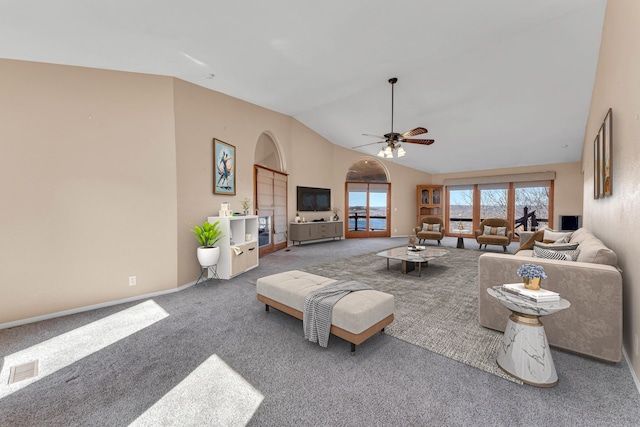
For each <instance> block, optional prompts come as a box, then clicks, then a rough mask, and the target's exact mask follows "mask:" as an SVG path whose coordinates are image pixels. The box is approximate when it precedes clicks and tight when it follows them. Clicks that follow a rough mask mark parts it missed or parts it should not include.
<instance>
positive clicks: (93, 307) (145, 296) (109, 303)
mask: <svg viewBox="0 0 640 427" xmlns="http://www.w3.org/2000/svg"><path fill="white" fill-rule="evenodd" d="M195 284H196V280H194V281H193V282H189V283H187V284H186V285H182V286H179V287H177V288H173V289H167V290H165V291H158V292H152V293H150V294H143V295H137V296H135V297H129V298H123V299H119V300H115V301H107V302H101V303H99V304H93V305H87V306H84V307H78V308H72V309H70V310H63V311H57V312H55V313H49V314H43V315H42V316H35V317H29V318H27V319H20V320H15V321H13V322H7V323H0V329H9V328H15V327H16V326H22V325H27V324H29V323H35V322H40V321H42V320H49V319H55V318H56V317H62V316H68V315H70V314H77V313H82V312H84V311H90V310H96V309H98V308H104V307H110V306H112V305H118V304H123V303H126V302H132V301H138V300H141V299H148V298H154V297H158V296H161V295H167V294H172V293H175V292H180V291H182V290H185V289H187V288H189V287H191V286H193V285H195Z"/></svg>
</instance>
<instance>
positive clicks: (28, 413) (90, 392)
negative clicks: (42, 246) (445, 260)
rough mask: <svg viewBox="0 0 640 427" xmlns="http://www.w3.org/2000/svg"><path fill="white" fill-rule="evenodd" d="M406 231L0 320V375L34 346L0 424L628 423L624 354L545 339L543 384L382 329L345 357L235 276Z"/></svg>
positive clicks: (287, 266) (352, 251)
mask: <svg viewBox="0 0 640 427" xmlns="http://www.w3.org/2000/svg"><path fill="white" fill-rule="evenodd" d="M405 242H406V238H391V239H388V238H387V239H385V238H379V239H378V238H375V239H348V240H343V241H332V242H326V243H320V242H319V243H314V244H308V245H303V246H302V247H298V246H296V247H289V248H287V249H285V250H281V251H278V252H276V253H273V254H270V255H267V256H265V257H261V258H260V266H259V267H258V268H256V269H254V270H251V271H248V272H246V273H244V274H242V275H240V276H238V277H236V278H233V279H231V280H222V281H219V282H218V281H215V280H214V281H209V282H208V283H207V284H206V285H205V284H199V285H197V286H192V287H189V288H187V289H184V290H182V291H180V292H175V293H171V294H166V295H161V296H155V297H153V298H148V299H144V300H139V301H133V302H128V303H123V304H118V305H113V306H110V307H105V308H101V309H96V310H90V311H86V312H81V313H77V314H73V315H68V316H63V317H58V318H55V319H50V320H45V321H40V322H35V323H31V324H27V325H23V326H19V327H13V328H10V329H3V330H0V371H1V372H0V377H2V378H4V377H3V375H4V371H5V370H8V369H9V368H10V367H12V366H14V364H16V363H18V361H28V360H34V359H37V360H39V361H40V365H39V368H40V370H41V373H40V374H39V375H38V377H37V378H35V379H34V380H33V381H31V380H25V381H21V382H19V383H17V384H15V385H13V386H8V385H7V383H6V382H4V383H0V395H1V397H0V426H2V427H4V426H8V427H32V426H38V427H48V426H54V427H58V426H65V427H66V426H81V427H87V426H96V427H98V426H99V427H102V426H118V427H120V426H130V425H134V426H153V427H155V426H198V427H200V426H245V425H248V426H318V425H322V426H364V425H366V426H487V425H491V426H509V427H512V426H530V425H553V426H554V427H555V426H575V425H579V426H581V427H582V426H585V427H590V426H637V425H638V420H640V394H639V393H638V389H637V388H636V385H635V383H634V379H633V376H632V375H631V373H630V370H629V366H628V364H627V362H626V360H622V361H621V362H620V363H617V364H607V363H601V362H597V361H594V360H590V359H587V358H584V357H580V356H577V355H573V354H569V353H566V352H561V351H556V350H554V349H552V354H553V359H554V362H555V365H556V368H557V370H558V376H559V378H560V382H559V384H558V386H557V387H554V388H551V389H548V388H537V387H531V386H528V385H519V384H515V383H513V382H511V381H505V380H504V379H502V378H499V377H497V376H496V375H492V374H489V373H487V372H484V371H482V370H480V369H476V368H473V367H471V366H468V365H466V364H464V363H460V362H457V361H455V360H453V359H451V358H449V357H444V356H441V355H439V354H437V353H435V352H433V351H429V350H427V349H425V348H423V347H420V346H418V345H413V344H410V343H409V342H407V341H404V340H402V339H397V338H395V337H393V336H390V335H387V334H385V335H381V334H376V335H375V336H373V337H371V338H370V339H369V340H367V341H365V342H364V343H362V344H361V345H360V346H358V351H357V354H356V356H354V357H351V356H349V349H350V346H349V343H347V342H346V341H344V340H341V339H339V338H336V337H331V338H330V340H329V347H328V348H321V347H319V346H318V345H317V344H313V343H310V342H309V341H308V340H305V339H304V334H303V331H302V322H301V321H300V320H298V319H296V318H293V317H292V316H289V315H287V314H284V313H282V312H279V311H277V310H271V312H270V313H269V314H267V313H265V310H264V305H263V304H261V303H260V302H259V301H258V300H257V299H256V289H255V286H253V285H250V284H249V283H248V281H250V280H256V279H257V278H260V277H264V276H267V275H269V274H274V273H278V272H281V271H285V270H293V269H296V270H301V269H305V268H309V267H312V266H316V265H320V264H327V263H331V262H334V261H338V260H340V259H342V258H351V257H354V256H358V255H366V254H371V253H375V252H377V251H381V250H383V249H386V248H390V247H394V246H401V245H402V244H404V243H405ZM455 243H456V241H455V239H452V240H451V241H445V242H443V244H445V245H447V246H449V247H455ZM468 243H469V246H470V247H472V244H473V243H474V242H473V241H471V242H468ZM475 247H477V246H475ZM501 249H502V248H497V249H496V252H497V251H500V252H501ZM491 250H492V249H491V248H490V249H489V251H491ZM469 251H471V252H476V253H477V252H478V251H477V250H475V249H469ZM452 255H453V254H452ZM194 256H195V255H194ZM437 264H438V263H437V262H433V263H432V265H430V266H429V272H425V273H424V274H425V276H424V277H423V279H424V278H427V279H428V275H429V274H432V275H433V274H435V273H434V272H435V271H436V269H435V268H434V270H433V271H432V270H431V269H432V267H435V266H436V265H437ZM385 265H386V264H385ZM386 274H387V273H385V275H386ZM389 274H390V275H391V277H401V276H396V275H392V273H389ZM197 277H198V271H197V269H194V271H193V280H194V281H195V280H196V279H197ZM43 280H46V279H43ZM410 280H411V279H410ZM114 286H115V285H114Z"/></svg>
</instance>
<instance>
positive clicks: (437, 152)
mask: <svg viewBox="0 0 640 427" xmlns="http://www.w3.org/2000/svg"><path fill="white" fill-rule="evenodd" d="M605 5H606V0H536V1H531V0H482V1H478V0H448V1H443V0H413V1H408V0H395V1H390V0H387V1H384V0H348V1H346V0H325V1H315V2H312V1H307V0H270V1H264V0H244V1H221V0H186V1H180V2H177V1H171V0H135V1H123V0H118V1H107V2H105V1H96V0H59V1H55V2H44V1H36V0H0V6H1V7H0V10H1V11H2V13H0V40H1V41H0V57H2V58H10V59H22V60H30V61H40V62H50V63H57V64H67V65H79V66H87V67H96V68H104V69H112V70H122V71H133V72H142V73H152V74H160V75H169V76H175V77H178V78H181V79H183V80H187V81H190V82H193V83H195V84H198V85H201V86H204V87H207V88H210V89H213V90H216V91H219V92H223V93H225V94H228V95H231V96H234V97H237V98H240V99H243V100H246V101H248V102H251V103H254V104H257V105H261V106H263V107H266V108H269V109H272V110H275V111H279V112H282V113H285V114H288V115H291V116H293V117H295V118H296V119H298V120H299V121H301V122H302V123H304V124H305V125H307V126H308V127H310V128H311V129H313V130H314V131H316V132H317V133H319V134H320V135H322V136H324V137H325V138H327V139H328V140H329V141H331V142H332V143H334V144H337V145H340V146H344V147H347V148H352V147H355V146H359V145H363V144H367V143H369V142H374V143H375V142H376V141H377V139H374V138H371V137H368V136H363V135H362V134H363V133H368V134H376V135H383V134H385V133H388V132H389V131H390V130H391V85H390V84H389V83H388V80H389V78H391V77H398V79H399V80H398V83H397V84H396V85H395V116H394V122H393V125H394V130H395V131H396V132H404V131H408V130H410V129H413V128H415V127H417V126H423V127H425V128H427V129H428V130H429V133H428V134H426V135H421V136H419V137H417V138H420V137H425V138H433V139H435V141H436V142H435V144H433V145H430V146H423V145H415V144H404V148H405V149H406V151H407V156H405V157H402V158H399V159H394V160H393V161H394V162H397V163H399V164H402V165H405V166H409V167H412V168H415V169H418V170H422V171H425V172H429V173H446V172H456V171H468V170H478V169H491V168H501V167H511V166H521V165H536V164H547V163H557V162H571V161H579V160H580V156H581V153H582V143H583V137H584V130H585V124H586V119H587V114H588V110H589V103H590V98H591V91H592V87H593V82H594V78H595V72H596V63H597V57H598V51H599V46H600V35H601V30H602V24H603V20H604V10H605ZM0 72H1V70H0ZM382 146H383V144H372V145H367V146H365V147H362V148H358V149H357V151H360V152H362V153H366V154H368V155H375V154H376V153H377V152H378V150H379V149H380V148H381V147H382Z"/></svg>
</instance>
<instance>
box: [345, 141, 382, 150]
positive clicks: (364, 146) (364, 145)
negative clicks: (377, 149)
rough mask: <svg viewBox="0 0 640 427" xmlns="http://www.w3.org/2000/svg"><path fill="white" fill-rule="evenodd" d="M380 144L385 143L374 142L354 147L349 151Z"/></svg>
mask: <svg viewBox="0 0 640 427" xmlns="http://www.w3.org/2000/svg"><path fill="white" fill-rule="evenodd" d="M382 142H385V141H376V142H370V143H368V144H362V145H356V146H355V147H351V149H352V150H353V149H354V148H360V147H366V146H367V145H373V144H380V143H382Z"/></svg>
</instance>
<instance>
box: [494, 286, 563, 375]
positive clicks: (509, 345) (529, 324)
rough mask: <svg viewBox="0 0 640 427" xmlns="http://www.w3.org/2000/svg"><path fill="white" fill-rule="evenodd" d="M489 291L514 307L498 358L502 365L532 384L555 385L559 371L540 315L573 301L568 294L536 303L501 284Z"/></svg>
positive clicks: (510, 306)
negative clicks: (564, 296) (567, 297)
mask: <svg viewBox="0 0 640 427" xmlns="http://www.w3.org/2000/svg"><path fill="white" fill-rule="evenodd" d="M487 292H488V293H489V295H491V296H492V297H494V298H495V299H497V300H498V301H499V302H500V304H502V305H503V306H505V307H506V308H508V309H509V310H511V315H510V316H509V320H508V321H507V327H506V328H505V330H504V338H503V343H502V347H501V348H500V349H499V350H498V357H497V360H496V362H497V363H498V366H499V367H500V369H502V370H503V371H505V372H506V373H507V374H509V375H511V376H512V377H515V378H517V379H519V380H521V381H522V382H524V383H526V384H529V385H533V386H537V387H555V386H556V385H557V384H558V374H557V372H556V367H555V365H554V363H553V358H552V357H551V351H550V349H549V343H548V341H547V335H546V334H545V332H544V326H542V322H541V321H540V317H541V316H547V315H550V314H553V313H556V312H558V311H560V310H564V309H565V308H569V307H570V306H571V303H570V302H569V301H567V300H566V299H564V298H560V299H559V300H558V301H550V302H541V303H536V302H533V301H529V300H526V299H524V298H520V297H519V296H516V295H513V294H510V293H508V292H505V291H503V290H502V287H501V286H494V287H493V288H489V289H487Z"/></svg>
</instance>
